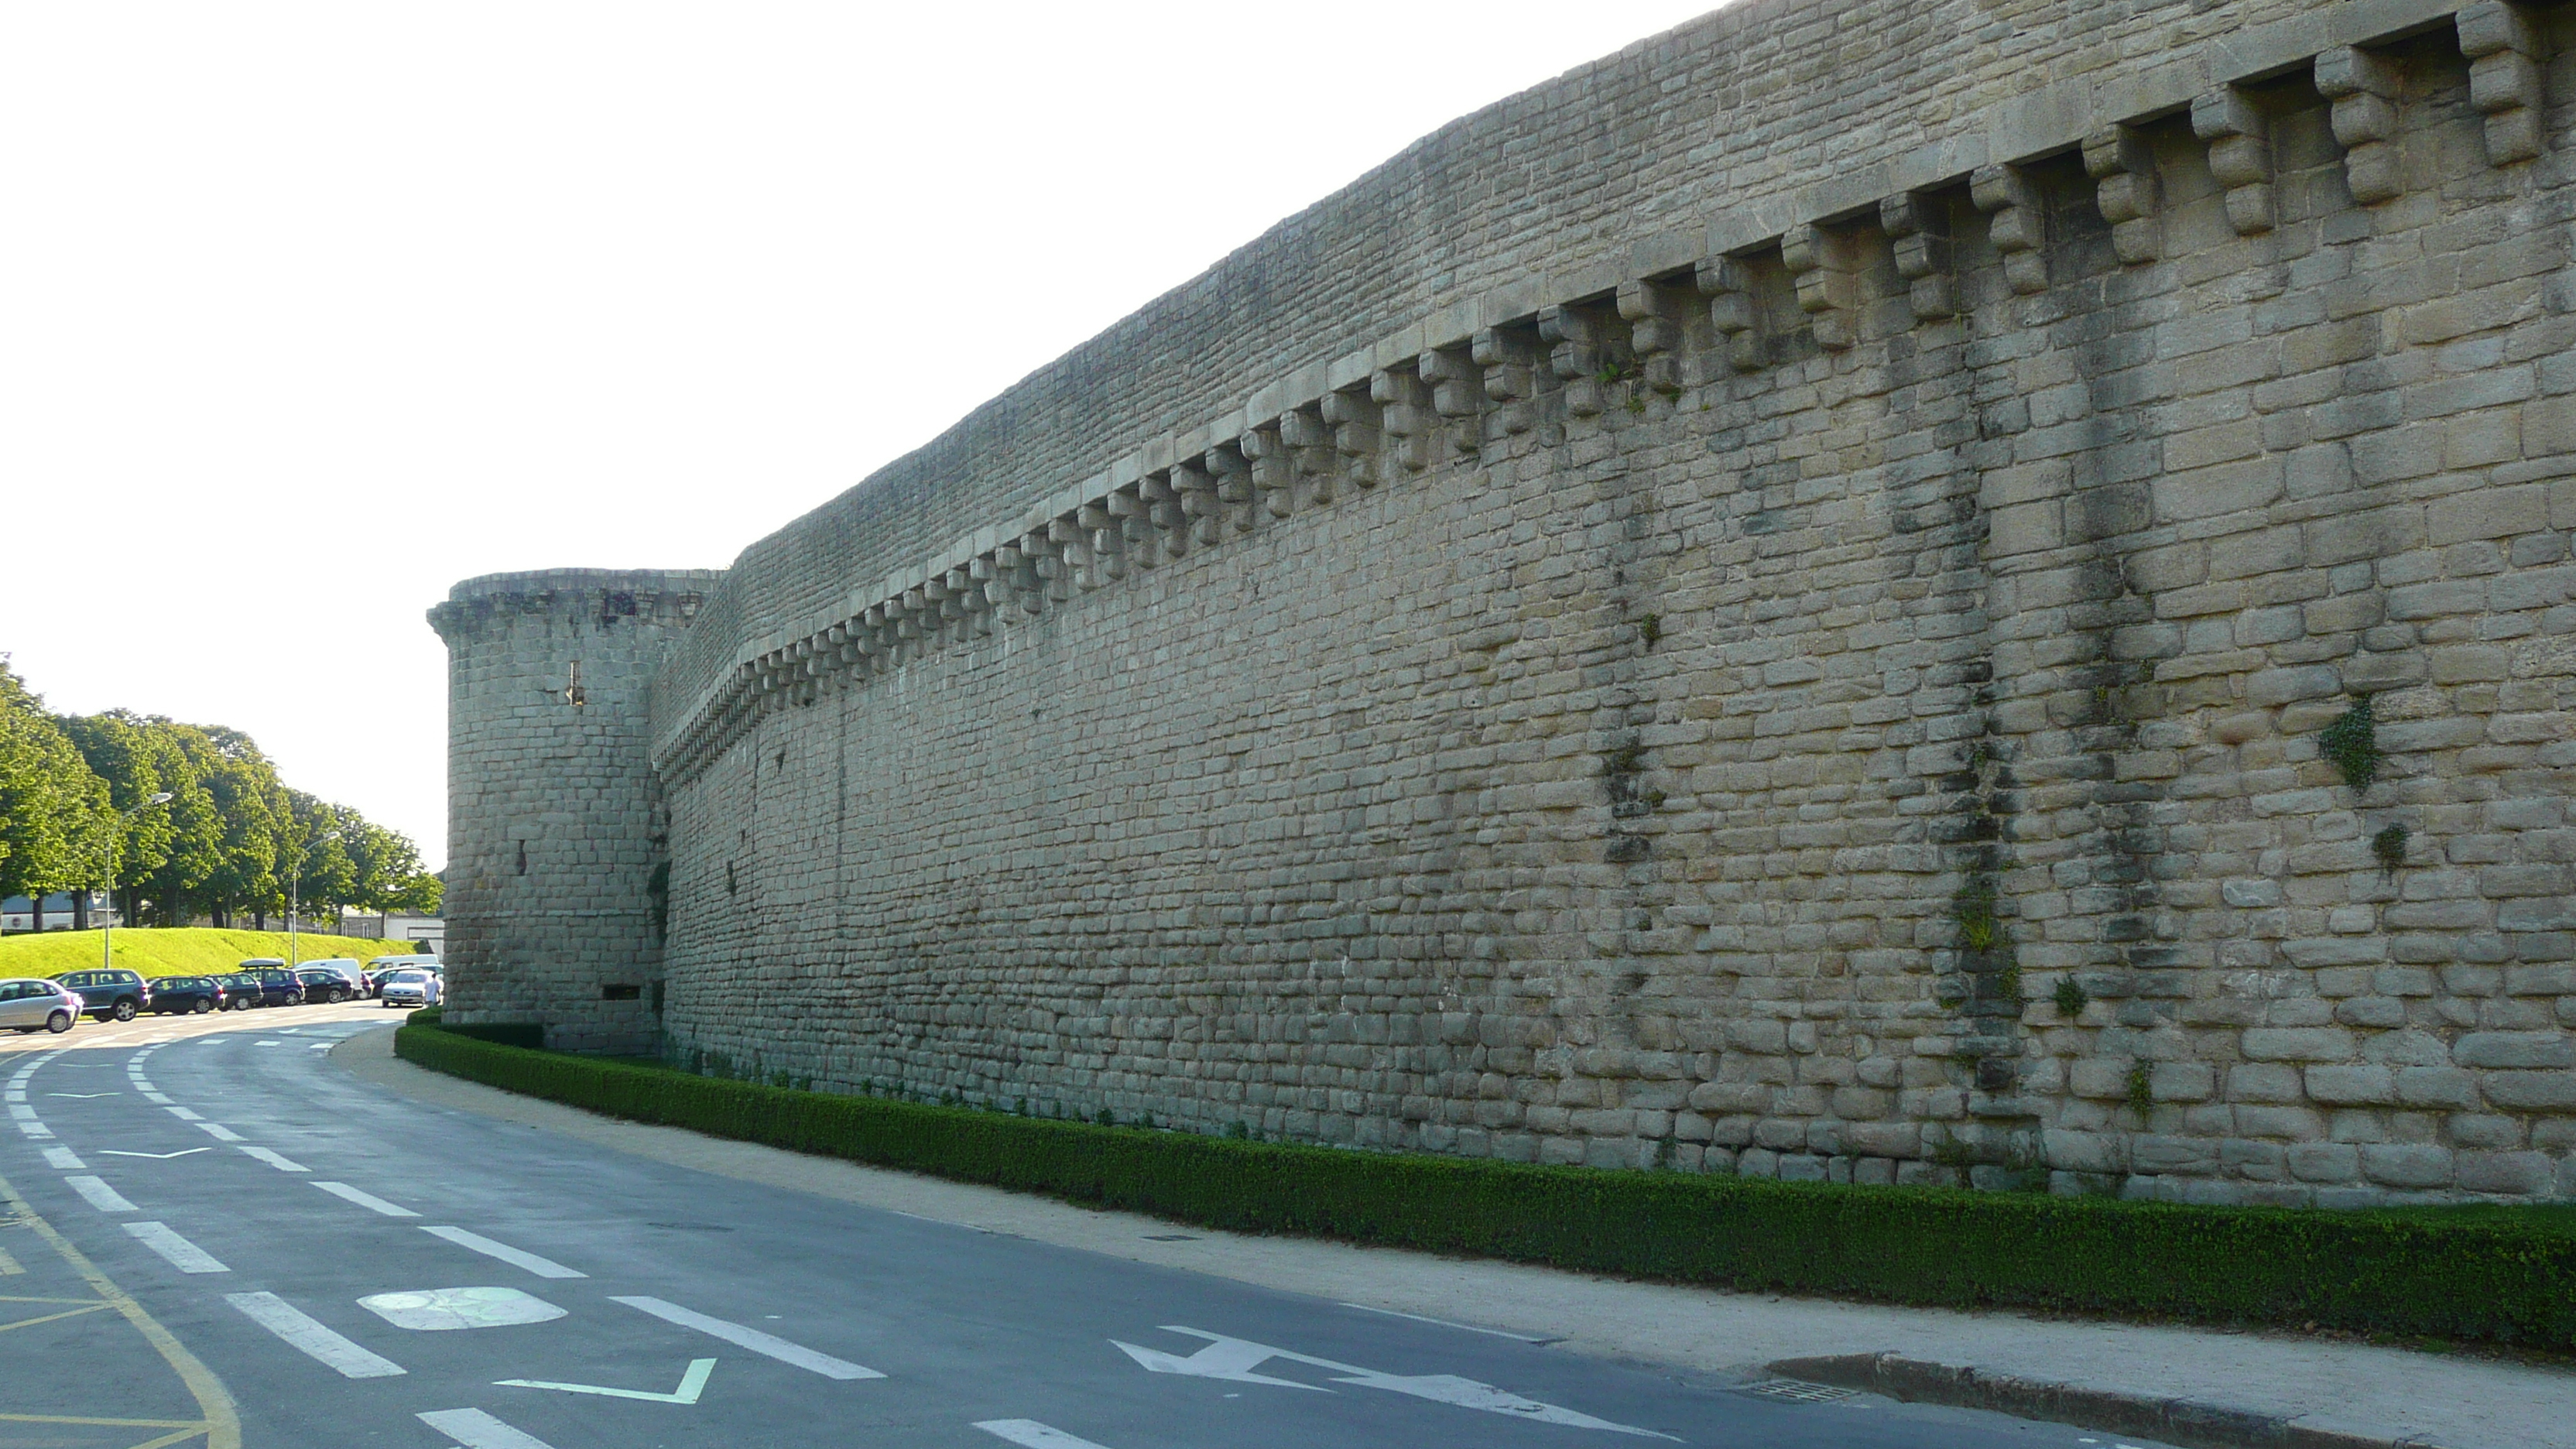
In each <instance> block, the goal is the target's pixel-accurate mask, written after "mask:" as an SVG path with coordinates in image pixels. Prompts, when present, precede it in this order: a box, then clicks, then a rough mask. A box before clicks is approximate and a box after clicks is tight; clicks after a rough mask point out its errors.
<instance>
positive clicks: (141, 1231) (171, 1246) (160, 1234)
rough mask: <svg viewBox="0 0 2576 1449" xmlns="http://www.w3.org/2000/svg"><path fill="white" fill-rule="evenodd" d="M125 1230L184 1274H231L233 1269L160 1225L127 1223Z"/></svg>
mask: <svg viewBox="0 0 2576 1449" xmlns="http://www.w3.org/2000/svg"><path fill="white" fill-rule="evenodd" d="M125 1230H126V1231H127V1232H129V1233H132V1234H133V1235H134V1236H135V1237H136V1238H137V1239H139V1240H140V1241H141V1242H142V1244H143V1246H145V1247H147V1248H150V1249H151V1250H152V1251H154V1252H156V1253H159V1254H160V1255H161V1256H162V1257H164V1258H167V1259H169V1260H170V1266H171V1267H173V1268H176V1269H178V1270H179V1271H180V1272H182V1273H229V1272H231V1271H232V1269H230V1268H227V1267H225V1266H224V1265H223V1264H221V1263H218V1262H216V1261H215V1257H214V1254H212V1253H209V1252H207V1251H206V1250H205V1249H203V1248H200V1247H198V1246H197V1245H196V1244H194V1243H192V1242H189V1241H188V1240H187V1239H186V1238H183V1237H180V1236H179V1235H178V1234H177V1233H174V1232H172V1231H170V1229H169V1228H168V1227H166V1226H164V1225H163V1224H160V1223H127V1224H126V1225H125Z"/></svg>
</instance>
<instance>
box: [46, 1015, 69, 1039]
mask: <svg viewBox="0 0 2576 1449" xmlns="http://www.w3.org/2000/svg"><path fill="white" fill-rule="evenodd" d="M71 1029H72V1014H71V1013H70V1012H68V1011H57V1012H55V1013H54V1014H53V1015H51V1016H49V1017H46V1018H45V1030H47V1031H50V1032H52V1033H53V1034H54V1035H56V1036H61V1035H62V1034H63V1033H64V1032H67V1031H69V1030H71Z"/></svg>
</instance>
